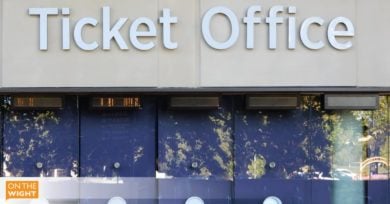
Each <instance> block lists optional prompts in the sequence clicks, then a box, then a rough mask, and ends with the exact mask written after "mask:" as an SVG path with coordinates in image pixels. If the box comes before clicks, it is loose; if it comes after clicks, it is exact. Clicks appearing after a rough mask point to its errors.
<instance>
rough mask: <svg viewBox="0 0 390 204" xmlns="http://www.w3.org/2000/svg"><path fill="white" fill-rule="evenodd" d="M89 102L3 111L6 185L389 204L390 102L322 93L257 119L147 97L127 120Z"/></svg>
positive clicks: (234, 105) (256, 114)
mask: <svg viewBox="0 0 390 204" xmlns="http://www.w3.org/2000/svg"><path fill="white" fill-rule="evenodd" d="M89 99H90V97H89V96H65V97H64V106H63V108H61V109H57V110H53V109H47V110H44V109H40V110H34V109H30V110H23V109H17V108H16V109H15V108H12V106H11V107H10V106H8V105H5V106H4V109H3V110H2V124H3V129H2V141H3V146H2V149H3V151H2V153H3V171H2V175H3V176H4V177H99V178H111V177H120V178H126V177H140V178H145V177H149V178H156V176H157V177H159V178H157V180H156V182H155V183H154V184H153V185H156V186H155V188H157V191H156V192H154V191H153V192H154V194H155V196H156V197H155V198H152V196H151V197H150V198H149V199H138V200H137V199H134V198H133V199H129V200H131V201H129V202H130V203H131V202H136V203H157V202H158V203H184V202H185V200H186V199H187V198H188V197H190V196H195V195H196V196H199V197H201V198H203V199H204V200H205V201H206V202H212V203H259V202H262V201H263V200H264V199H265V198H266V197H268V196H278V197H279V198H280V199H281V200H282V202H283V203H324V204H325V203H387V202H388V200H389V167H388V162H389V130H388V127H389V117H390V115H389V97H388V96H380V101H379V106H378V109H376V110H324V109H323V108H322V105H323V101H322V100H321V97H320V96H318V95H303V96H301V97H300V101H301V103H300V105H299V106H298V107H297V108H296V109H290V110H285V109H279V110H277V109H276V110H267V109H264V110H259V109H256V110H250V109H247V108H246V105H245V100H246V99H245V97H243V96H241V95H238V96H237V95H235V96H232V95H223V96H220V106H219V107H218V108H215V109H201V110H197V109H171V108H169V105H168V102H167V101H169V96H153V95H152V96H148V95H145V96H142V97H141V99H142V105H141V107H140V108H136V109H131V110H126V109H120V110H112V109H109V108H106V109H94V108H91V107H90V106H91V103H90V102H89V101H90V100H89ZM5 102H8V100H5ZM118 164H119V165H118ZM150 187H152V186H150V185H149V188H150ZM149 190H150V189H149ZM149 190H147V189H137V191H149ZM158 198H159V199H158ZM100 202H107V201H102V200H101V201H100Z"/></svg>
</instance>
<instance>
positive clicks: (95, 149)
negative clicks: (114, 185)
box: [80, 97, 156, 177]
mask: <svg viewBox="0 0 390 204" xmlns="http://www.w3.org/2000/svg"><path fill="white" fill-rule="evenodd" d="M80 109H81V116H80V145H81V146H80V149H81V155H80V160H81V162H80V163H81V164H80V165H81V176H82V177H112V176H122V177H154V176H155V147H156V146H155V144H156V143H155V140H156V137H155V134H156V132H155V127H156V106H155V101H154V99H151V98H143V99H142V108H141V109H134V110H107V109H105V110H95V109H91V108H90V107H89V101H88V98H87V97H85V98H81V99H80ZM116 162H118V163H119V164H120V167H119V168H118V169H115V168H114V163H116Z"/></svg>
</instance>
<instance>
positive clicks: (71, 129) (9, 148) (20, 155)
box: [4, 99, 78, 176]
mask: <svg viewBox="0 0 390 204" xmlns="http://www.w3.org/2000/svg"><path fill="white" fill-rule="evenodd" d="M71 101H72V102H73V103H74V104H72V105H70V106H67V107H65V108H64V110H53V111H49V110H42V111H34V110H10V109H9V108H8V107H7V108H6V109H5V117H4V120H5V121H4V124H5V125H4V167H5V169H4V173H5V175H6V176H70V175H71V173H72V172H71V170H72V162H73V161H77V154H78V153H77V128H76V127H77V126H76V124H77V123H76V122H77V115H76V111H75V109H74V107H76V103H75V102H76V100H72V99H70V100H69V99H68V102H70V103H71ZM40 164H42V169H40V168H39V166H40ZM73 175H75V174H74V172H73Z"/></svg>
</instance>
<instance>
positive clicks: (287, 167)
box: [234, 97, 312, 204]
mask: <svg viewBox="0 0 390 204" xmlns="http://www.w3.org/2000/svg"><path fill="white" fill-rule="evenodd" d="M235 102H236V103H235V164H236V165H235V188H234V189H235V199H236V203H243V204H244V203H245V204H247V203H261V202H263V200H264V199H265V198H266V197H268V196H273V195H275V196H278V197H279V198H280V199H281V200H282V202H283V203H310V202H309V201H310V194H309V192H308V191H309V189H310V181H309V180H308V179H310V178H311V177H312V173H311V172H310V163H311V161H310V150H309V147H310V146H309V143H310V135H308V134H306V132H305V131H306V126H305V124H306V122H307V121H306V120H307V117H306V115H305V114H306V113H305V112H304V111H301V110H268V111H267V110H245V109H244V99H243V98H241V97H237V98H236V100H235ZM245 189H247V190H245ZM248 189H251V190H248Z"/></svg>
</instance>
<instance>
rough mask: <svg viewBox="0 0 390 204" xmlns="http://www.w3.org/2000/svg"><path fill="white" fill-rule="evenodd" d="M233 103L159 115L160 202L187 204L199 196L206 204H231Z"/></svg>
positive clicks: (163, 110)
mask: <svg viewBox="0 0 390 204" xmlns="http://www.w3.org/2000/svg"><path fill="white" fill-rule="evenodd" d="M231 109H232V100H231V98H230V97H222V98H221V107H220V108H219V109H216V110H169V109H168V108H167V105H166V104H163V103H161V104H160V106H159V113H158V130H159V131H158V149H159V151H158V171H159V173H158V178H161V180H159V191H160V192H159V193H160V195H159V197H160V199H161V200H160V202H159V203H170V204H171V203H180V204H181V203H184V202H185V200H186V199H187V198H189V197H190V196H194V195H197V196H199V197H201V198H202V199H204V200H205V202H206V203H217V204H218V203H229V202H230V198H231V196H230V194H231V180H232V179H233V138H232V122H233V120H232V111H231Z"/></svg>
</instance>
